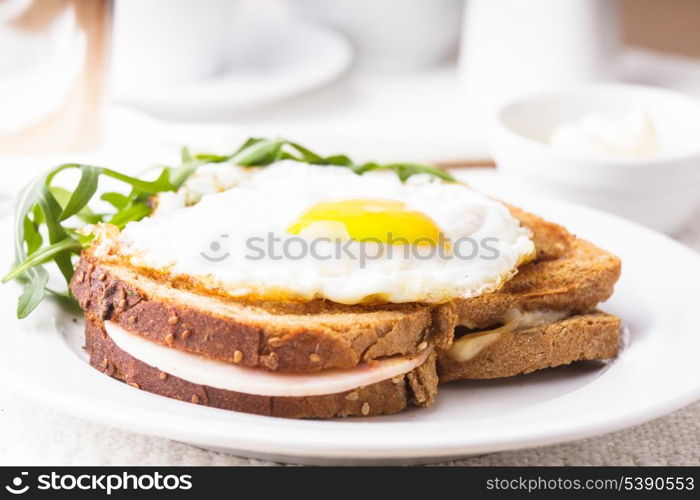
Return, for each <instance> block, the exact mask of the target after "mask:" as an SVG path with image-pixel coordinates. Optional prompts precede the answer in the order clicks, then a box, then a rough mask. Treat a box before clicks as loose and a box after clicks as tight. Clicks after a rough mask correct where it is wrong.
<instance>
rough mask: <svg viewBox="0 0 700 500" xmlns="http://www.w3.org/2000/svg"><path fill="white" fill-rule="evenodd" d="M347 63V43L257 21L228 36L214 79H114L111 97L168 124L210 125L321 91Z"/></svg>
mask: <svg viewBox="0 0 700 500" xmlns="http://www.w3.org/2000/svg"><path fill="white" fill-rule="evenodd" d="M352 58H353V51H352V48H351V46H350V43H349V42H348V41H347V39H345V38H344V37H343V36H342V35H340V34H339V33H338V32H336V31H333V30H331V29H329V28H325V27H322V26H318V25H315V24H311V23H307V22H304V21H301V20H297V21H291V20H287V21H286V22H281V21H279V20H275V19H274V18H273V19H272V20H271V21H269V22H267V23H265V24H263V23H262V21H261V20H260V19H258V21H257V22H250V23H243V24H242V25H241V26H240V29H239V30H237V31H236V32H235V33H232V35H231V44H230V49H229V55H228V63H227V66H226V67H225V68H224V69H223V70H222V71H221V72H220V73H219V74H218V76H214V77H212V78H208V79H202V80H197V81H188V82H181V83H178V82H172V83H168V84H167V85H164V84H152V83H149V82H148V81H147V80H144V79H139V78H138V77H129V78H126V77H122V78H117V80H116V82H115V88H114V97H115V98H116V100H117V101H119V102H121V103H123V104H128V105H131V106H134V107H137V108H139V109H141V110H143V111H147V112H149V113H153V114H156V115H158V116H161V117H164V118H168V119H176V120H178V119H179V120H199V119H216V118H219V117H223V116H225V115H226V114H227V113H231V112H235V111H240V110H247V109H250V108H253V107H256V106H260V105H263V104H268V103H271V102H276V101H279V100H281V99H284V98H288V97H291V96H294V95H296V94H299V93H302V92H305V91H308V90H312V89H315V88H318V87H320V86H322V85H325V84H327V83H329V82H331V81H332V80H334V79H336V78H337V77H339V76H340V75H341V74H343V73H344V72H345V71H346V70H347V69H348V68H349V67H350V64H351V63H352Z"/></svg>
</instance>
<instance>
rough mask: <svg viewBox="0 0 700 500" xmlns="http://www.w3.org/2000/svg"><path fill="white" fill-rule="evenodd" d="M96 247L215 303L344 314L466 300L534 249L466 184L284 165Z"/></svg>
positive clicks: (512, 222)
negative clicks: (275, 304) (358, 307)
mask: <svg viewBox="0 0 700 500" xmlns="http://www.w3.org/2000/svg"><path fill="white" fill-rule="evenodd" d="M100 245H102V247H101V248H102V250H103V251H104V252H105V253H107V252H109V253H110V254H111V255H117V256H119V258H120V259H126V261H127V262H128V263H129V264H131V265H133V266H136V267H139V268H145V269H149V270H152V271H156V272H160V273H163V274H164V275H166V276H167V277H169V278H176V277H185V278H187V279H188V281H190V282H193V281H194V282H196V283H197V284H198V286H201V287H203V288H205V289H210V290H212V291H216V292H217V293H219V294H226V295H229V296H232V297H251V298H256V299H269V300H312V299H328V300H331V301H334V302H339V303H344V304H358V303H368V302H395V303H400V302H444V301H447V300H450V299H454V298H459V297H463V298H468V297H474V296H476V295H479V294H482V293H485V292H488V291H492V290H495V289H497V288H498V287H499V286H500V285H501V284H502V283H503V282H504V281H505V280H507V279H509V278H510V277H512V276H513V275H514V274H515V273H516V272H517V267H518V265H520V264H521V263H523V262H525V261H527V260H528V259H530V258H531V257H532V256H533V255H534V250H535V249H534V244H533V242H532V240H531V234H530V232H529V230H528V229H526V228H524V227H522V226H521V225H520V223H519V221H518V220H517V219H515V218H514V217H513V216H512V215H511V214H510V212H509V211H508V209H507V208H506V207H505V206H504V205H503V204H502V203H500V202H498V201H495V200H492V199H490V198H488V197H486V196H484V195H483V194H481V193H478V192H477V191H475V190H473V189H471V188H469V187H468V186H467V185H465V184H462V183H450V182H444V181H441V180H439V179H436V178H433V177H430V176H427V175H418V176H414V177H411V178H410V179H409V180H408V181H407V182H405V183H402V182H401V181H400V180H399V179H398V178H397V177H396V176H395V175H394V174H393V173H390V172H368V173H365V174H363V175H357V174H355V173H353V172H352V171H351V170H349V169H346V168H342V167H328V166H313V165H307V164H300V163H298V162H292V161H281V162H278V163H275V164H273V165H271V166H269V167H267V168H263V169H258V170H256V171H255V172H254V173H252V174H250V175H245V176H242V177H241V179H240V181H239V182H237V183H236V185H235V186H234V187H232V188H230V189H226V190H224V191H220V192H210V193H208V194H204V195H203V196H201V199H200V200H199V201H198V202H197V203H196V204H194V205H192V206H187V207H182V206H179V207H178V208H177V209H174V210H162V211H161V210H159V211H158V213H157V214H156V215H153V216H151V217H149V218H146V219H143V220H141V221H139V222H132V223H130V224H128V225H127V226H126V227H125V228H124V229H123V230H122V231H121V233H120V234H118V235H117V236H114V238H113V239H112V240H111V241H108V242H104V241H103V242H102V243H100ZM105 245H106V247H105ZM105 248H109V250H105ZM96 251H99V249H98V250H96Z"/></svg>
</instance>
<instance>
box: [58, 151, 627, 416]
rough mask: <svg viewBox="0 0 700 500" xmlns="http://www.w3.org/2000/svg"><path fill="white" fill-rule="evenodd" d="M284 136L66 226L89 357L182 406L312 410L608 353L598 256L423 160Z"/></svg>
mask: <svg viewBox="0 0 700 500" xmlns="http://www.w3.org/2000/svg"><path fill="white" fill-rule="evenodd" d="M299 151H302V152H304V156H303V158H302V159H304V160H307V161H299V158H293V157H292V158H290V155H279V154H278V155H277V156H276V157H274V158H273V160H274V161H267V162H260V161H254V162H249V164H248V165H244V166H239V164H240V162H239V161H235V160H236V158H235V157H234V158H226V160H227V161H221V160H220V159H219V158H217V161H216V163H215V164H212V165H205V166H201V167H199V169H198V170H196V171H195V173H193V174H191V175H190V176H189V177H188V179H187V180H186V181H185V182H184V183H183V184H181V185H180V187H179V189H178V190H176V191H174V190H170V191H168V192H165V193H161V194H159V195H158V196H156V197H153V198H151V199H150V201H149V203H150V206H151V207H152V212H151V213H150V214H149V216H147V217H145V218H142V219H140V220H135V221H133V222H131V223H129V224H126V225H125V227H123V228H122V229H121V230H120V229H119V228H118V227H117V226H116V225H112V224H109V223H99V224H96V225H93V226H90V227H89V228H87V229H85V230H83V233H90V234H91V236H90V237H91V238H92V240H91V241H90V244H89V246H87V247H86V248H85V249H84V250H83V251H82V254H81V256H80V260H79V262H78V264H77V267H76V268H75V272H74V274H73V277H72V280H71V283H70V288H71V290H72V293H73V295H74V296H75V298H76V299H77V300H78V302H79V304H80V306H81V307H82V309H83V310H84V313H85V334H86V349H87V351H88V352H89V354H90V363H91V364H92V366H94V367H95V368H97V369H98V370H100V371H102V372H104V373H105V374H107V375H109V376H112V377H115V378H118V379H120V380H123V381H124V382H126V383H128V384H130V385H132V386H134V387H136V388H139V389H142V390H146V391H149V392H152V393H156V394H160V395H163V396H167V397H171V398H176V399H180V400H183V401H188V402H191V403H195V404H201V405H208V406H213V407H217V408H224V409H228V410H235V411H242V412H248V413H256V414H263V415H272V416H279V417H289V418H331V417H337V416H372V415H380V414H391V413H396V412H399V411H401V410H403V409H404V408H406V407H407V406H408V405H409V404H413V405H418V406H428V405H431V404H433V402H434V401H435V398H436V396H437V393H438V384H439V383H440V382H448V381H452V380H461V379H479V378H497V377H508V376H513V375H517V374H522V373H529V372H532V371H534V370H539V369H543V368H547V367H553V366H558V365H564V364H568V363H572V362H574V361H579V360H606V359H610V358H614V357H615V356H616V354H617V350H618V344H619V334H620V322H619V320H618V318H616V317H614V316H611V315H609V314H605V313H603V312H600V311H598V310H597V309H596V306H597V305H598V304H599V303H600V302H602V301H604V300H606V299H607V298H608V297H609V296H610V295H611V293H612V290H613V285H614V283H615V282H616V280H617V278H618V276H619V273H620V262H619V260H618V259H617V258H616V257H614V256H612V255H611V254H609V253H607V252H605V251H603V250H601V249H599V248H597V247H595V246H594V245H592V244H590V243H588V242H586V241H584V240H581V239H578V238H576V237H574V236H573V235H571V234H570V233H568V232H567V231H566V230H565V229H564V228H562V227H561V226H558V225H556V224H552V223H550V222H547V221H545V220H543V219H541V218H539V217H536V216H534V215H531V214H528V213H526V212H524V211H522V210H519V209H517V208H514V207H510V206H506V205H504V204H503V203H501V202H499V201H497V200H493V199H491V198H489V197H487V196H484V195H482V194H480V193H478V192H476V191H474V190H472V189H471V188H469V186H467V185H465V184H463V183H459V182H456V181H454V179H452V178H451V177H450V176H449V175H448V174H445V173H443V172H441V171H438V170H435V169H431V168H429V167H424V166H420V165H413V164H396V165H387V166H380V165H376V164H366V165H365V166H361V167H358V166H355V165H352V164H351V163H350V162H349V160H347V161H346V159H345V157H333V158H340V160H338V159H327V158H321V157H318V156H317V155H314V154H313V153H311V152H309V151H308V150H305V149H300V150H299ZM311 155H313V156H311ZM228 160H230V161H228ZM312 163H313V164H312ZM251 164H252V165H251ZM260 165H262V166H260ZM367 165H369V166H367ZM348 167H350V168H348ZM396 173H398V174H399V175H395V174H396Z"/></svg>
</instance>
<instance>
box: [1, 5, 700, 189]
mask: <svg viewBox="0 0 700 500" xmlns="http://www.w3.org/2000/svg"><path fill="white" fill-rule="evenodd" d="M698 26H700V2H697V1H695V0H667V1H663V2H661V1H654V0H620V1H616V0H567V1H561V0H530V1H527V2H524V1H521V0H466V1H465V0H115V1H110V0H0V184H4V185H6V186H10V185H12V186H15V185H17V184H18V183H19V181H20V180H22V179H25V178H26V177H27V176H28V175H30V173H31V172H32V171H35V170H36V168H37V167H36V165H39V164H42V163H41V161H38V160H36V158H37V157H39V158H46V156H47V155H48V156H50V157H51V158H52V159H54V158H56V159H60V158H72V159H75V158H76V154H78V155H83V154H85V155H87V156H85V158H90V159H94V158H97V159H100V160H107V161H109V162H111V163H112V164H117V165H121V166H124V167H125V168H132V169H133V168H134V165H136V166H138V167H142V166H143V165H144V164H148V163H151V162H153V161H168V160H169V159H173V158H176V155H177V151H178V150H179V147H180V146H181V145H183V144H188V145H190V146H192V147H194V148H196V149H197V148H199V149H201V148H205V149H207V148H208V149H215V150H224V151H225V150H226V149H227V148H228V149H230V148H232V147H235V145H236V144H237V143H238V142H239V141H240V139H241V138H244V137H248V136H251V135H273V136H274V135H283V136H286V137H290V138H294V139H296V140H299V141H305V142H308V143H309V144H311V145H313V146H315V147H317V148H318V149H320V150H322V151H324V152H334V151H347V152H357V156H361V157H367V158H370V157H371V158H377V159H387V158H391V159H394V160H396V159H411V160H425V161H433V162H441V163H443V164H446V165H473V164H489V163H490V162H492V159H493V152H492V149H490V148H489V145H488V140H487V139H488V137H487V135H488V134H487V131H488V123H489V120H491V119H492V118H493V116H494V112H495V110H496V109H498V108H499V106H501V105H503V104H504V103H507V102H509V101H512V100H513V99H515V98H517V97H519V96H523V95H528V94H531V93H537V92H544V91H547V90H548V89H554V88H562V87H566V86H571V85H575V84H580V83H583V82H591V81H598V82H600V81H619V82H633V83H642V84H646V85H653V86H656V87H662V88H668V89H674V90H678V91H682V92H684V93H685V94H687V95H691V96H700V30H698V29H697V27H698ZM78 158H83V156H78ZM43 164H44V165H46V163H43ZM7 189H9V188H7V187H6V190H7ZM10 190H11V189H10Z"/></svg>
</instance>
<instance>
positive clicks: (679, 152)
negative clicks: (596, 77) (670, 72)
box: [489, 84, 700, 233]
mask: <svg viewBox="0 0 700 500" xmlns="http://www.w3.org/2000/svg"><path fill="white" fill-rule="evenodd" d="M637 107H642V108H644V109H645V110H646V111H647V112H648V113H649V115H650V117H651V119H652V120H653V122H654V125H655V127H656V129H657V132H658V136H659V150H660V151H661V153H660V154H659V155H656V156H654V157H648V158H641V159H636V158H633V159H626V158H623V159H620V158H597V157H584V156H580V155H577V154H574V153H568V152H565V151H559V150H557V149H554V148H552V147H550V146H549V145H548V144H547V141H548V138H549V135H550V133H551V132H552V130H553V129H554V128H555V127H557V126H558V125H560V124H561V123H565V122H571V121H575V120H577V119H579V118H580V117H581V116H582V115H584V114H585V113H588V112H591V111H594V112H602V113H606V114H613V115H624V114H625V113H627V112H629V111H630V110H631V109H634V108H637ZM490 132H491V133H490V138H489V143H490V148H491V153H492V155H493V157H494V159H495V160H496V164H497V166H498V169H499V171H500V172H501V174H502V176H503V179H504V181H506V182H507V183H508V184H511V185H516V184H517V185H518V186H519V187H520V188H521V189H526V190H528V191H530V192H532V193H535V194H543V195H547V196H554V197H557V198H562V199H566V200H570V201H574V202H577V203H582V204H585V205H590V206H594V207H596V208H600V209H603V210H607V211H609V212H613V213H616V214H618V215H622V216H623V217H627V218H628V219H631V220H634V221H637V222H640V223H642V224H645V225H647V226H650V227H652V228H654V229H657V230H660V231H664V232H667V233H671V232H674V231H676V230H678V229H679V228H680V227H681V226H682V225H683V224H684V223H686V222H687V221H688V219H689V218H690V217H691V216H692V215H693V213H694V212H695V210H696V209H697V208H698V206H699V205H700V100H698V99H695V98H692V97H689V96H686V95H684V94H681V93H678V92H672V91H668V90H663V89H659V88H654V87H645V86H641V85H631V84H590V85H583V86H577V87H572V88H568V89H563V90H559V91H553V92H549V93H545V94H539V95H535V96H530V97H525V98H520V99H517V100H515V101H512V102H510V103H507V104H505V105H504V106H503V107H501V108H500V109H499V110H498V112H497V113H496V116H495V120H494V121H493V123H492V127H491V131H490Z"/></svg>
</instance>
